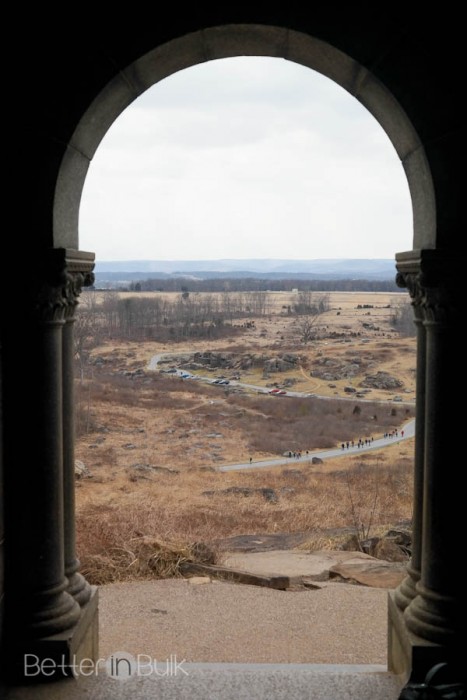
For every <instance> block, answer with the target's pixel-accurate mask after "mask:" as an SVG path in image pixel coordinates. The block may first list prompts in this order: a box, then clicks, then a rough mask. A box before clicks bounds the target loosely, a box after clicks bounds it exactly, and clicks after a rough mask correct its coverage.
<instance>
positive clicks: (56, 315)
mask: <svg viewBox="0 0 467 700" xmlns="http://www.w3.org/2000/svg"><path fill="white" fill-rule="evenodd" d="M93 268H94V254H93V253H84V252H82V251H77V250H68V249H66V248H53V249H51V250H49V251H47V253H46V254H45V255H43V256H42V259H41V260H40V261H39V264H38V265H37V267H36V268H35V269H36V270H37V272H36V273H35V274H33V275H32V284H31V287H30V290H31V292H32V294H33V297H34V316H35V320H36V322H39V323H63V322H64V321H66V320H71V319H72V318H73V316H74V312H75V309H76V306H77V304H78V298H79V295H80V293H81V290H82V288H83V287H88V286H90V285H91V284H93V282H94V274H93V272H92V270H93Z"/></svg>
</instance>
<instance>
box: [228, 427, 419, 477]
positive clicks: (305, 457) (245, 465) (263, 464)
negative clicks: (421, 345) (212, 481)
mask: <svg viewBox="0 0 467 700" xmlns="http://www.w3.org/2000/svg"><path fill="white" fill-rule="evenodd" d="M402 432H403V433H404V435H402ZM414 435H415V420H411V421H409V422H408V423H405V425H403V426H402V428H401V430H399V431H398V437H392V438H384V437H381V438H377V439H376V440H373V442H371V443H370V444H369V445H363V446H362V447H358V446H357V444H355V447H349V448H348V449H347V448H345V449H342V448H341V447H339V448H333V449H331V450H318V451H316V452H309V453H308V454H306V453H302V456H301V457H300V459H296V458H295V457H278V458H276V459H264V460H260V461H255V460H253V461H252V462H249V461H248V462H240V463H239V464H226V465H223V466H222V467H217V471H220V472H233V471H241V470H243V469H265V468H270V467H279V466H281V465H290V464H302V463H303V462H311V461H312V459H313V457H319V458H320V459H322V460H325V459H330V458H331V457H344V456H345V455H349V454H351V455H354V454H361V453H362V452H371V451H373V450H380V449H381V448H382V447H387V446H389V445H394V444H396V443H398V442H402V441H403V440H408V439H409V438H412V437H413V436H414Z"/></svg>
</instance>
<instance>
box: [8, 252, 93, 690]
mask: <svg viewBox="0 0 467 700" xmlns="http://www.w3.org/2000/svg"><path fill="white" fill-rule="evenodd" d="M70 253H71V254H70ZM73 255H75V253H74V252H73V251H72V252H70V251H67V250H64V249H52V250H50V251H49V253H48V254H47V255H46V256H43V257H41V258H40V257H37V258H34V256H32V255H28V256H25V259H24V265H23V268H22V270H21V271H22V273H23V274H22V277H21V279H20V280H18V283H17V288H16V289H15V293H12V295H11V299H10V304H9V305H8V307H7V310H6V313H5V315H4V317H3V318H2V324H1V326H2V327H1V330H2V345H3V398H4V427H5V436H4V451H3V457H4V469H5V527H6V533H7V537H6V541H5V554H6V567H5V629H4V644H5V650H6V653H5V654H4V657H3V658H2V671H3V673H5V674H6V675H7V676H11V677H14V678H16V677H19V678H21V677H24V676H25V675H27V673H26V672H25V671H26V658H29V659H32V658H35V657H36V658H37V659H39V663H40V660H41V659H45V658H47V659H50V658H52V659H55V660H56V661H57V664H58V663H60V666H57V675H66V674H67V672H68V671H67V669H70V667H71V666H70V664H71V662H72V657H76V656H79V655H80V653H81V650H82V649H83V648H84V647H83V645H84V646H86V647H87V648H86V655H87V656H90V657H92V656H94V655H95V654H96V653H97V648H96V634H95V630H96V624H97V595H96V592H95V590H92V591H91V593H92V595H88V603H87V605H85V606H84V608H82V607H80V604H79V603H78V602H77V600H75V598H74V596H73V595H72V594H70V592H69V591H68V589H69V586H70V584H69V581H68V579H67V577H66V575H65V556H67V559H68V560H69V561H70V560H71V557H70V552H69V551H67V552H66V551H65V522H66V531H67V533H68V534H67V541H68V543H69V542H70V532H74V530H73V523H72V521H73V518H74V514H73V513H71V512H67V513H65V498H64V495H65V487H66V492H67V499H68V502H67V508H68V509H69V505H70V504H69V492H70V483H69V480H66V481H64V474H63V466H64V454H68V447H67V448H66V449H65V450H64V441H63V438H64V420H63V412H64V408H65V409H66V410H67V411H68V410H69V408H70V406H69V399H68V397H67V396H66V397H64V384H63V380H64V366H63V362H62V361H63V342H64V339H63V329H64V327H65V320H66V314H67V312H68V310H69V307H70V303H71V304H72V305H73V303H76V295H75V291H76V286H77V285H76V271H75V270H74V269H73V265H74V263H73ZM70 259H71V263H70V266H71V270H70V269H68V264H69V261H70ZM18 260H19V258H18ZM90 260H91V261H92V256H91V258H90ZM90 260H88V263H87V264H88V265H89V263H90ZM18 264H19V263H18ZM78 286H79V285H78ZM73 300H74V301H73ZM67 367H68V365H67ZM66 372H68V369H66ZM69 429H70V428H69V424H68V422H66V431H65V438H66V439H67V440H68V439H70V438H71V437H72V436H71V435H70V433H69ZM71 444H72V440H71ZM70 523H71V529H70ZM73 573H74V572H72V574H73ZM72 579H73V576H72ZM75 583H76V581H75ZM84 588H85V589H86V584H85V585H84ZM27 655H29V656H28V657H27ZM49 670H50V669H47V671H49ZM35 678H36V680H37V676H36V677H35Z"/></svg>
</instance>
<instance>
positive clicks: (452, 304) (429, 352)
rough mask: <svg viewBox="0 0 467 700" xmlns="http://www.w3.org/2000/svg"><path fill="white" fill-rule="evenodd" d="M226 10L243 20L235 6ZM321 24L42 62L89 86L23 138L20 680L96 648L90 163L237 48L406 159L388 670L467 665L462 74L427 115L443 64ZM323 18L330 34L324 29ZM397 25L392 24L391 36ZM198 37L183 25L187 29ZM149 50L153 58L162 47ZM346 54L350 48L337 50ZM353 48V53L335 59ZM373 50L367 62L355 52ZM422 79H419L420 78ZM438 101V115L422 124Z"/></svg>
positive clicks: (225, 26) (16, 615) (11, 373)
mask: <svg viewBox="0 0 467 700" xmlns="http://www.w3.org/2000/svg"><path fill="white" fill-rule="evenodd" d="M225 13H226V15H228V16H230V14H231V13H233V14H235V13H234V12H233V11H232V10H226V11H225ZM246 14H247V15H248V14H249V13H246ZM262 14H268V13H267V12H264V13H262V12H259V15H258V12H253V11H252V12H251V16H252V17H253V16H256V17H258V16H259V17H261V15H262ZM331 14H332V12H331ZM174 15H175V12H174ZM318 15H320V17H318V20H317V25H316V26H318V27H320V26H321V27H324V29H322V30H320V29H318V30H317V31H316V34H318V35H319V36H320V37H321V36H323V37H326V38H327V41H323V40H322V39H321V38H314V37H312V36H311V35H310V33H309V32H310V26H312V25H313V21H314V18H313V20H311V19H310V18H307V17H303V18H301V19H300V20H296V19H294V21H293V22H292V24H293V26H295V27H296V28H297V27H298V29H294V30H292V29H285V28H283V27H281V26H276V24H277V23H274V24H270V25H267V24H258V23H256V22H257V21H258V20H257V19H255V20H253V21H252V22H253V23H251V24H245V23H243V24H233V23H229V21H228V20H227V21H225V23H222V22H221V23H220V25H219V26H213V27H210V28H204V29H203V28H201V29H200V26H201V27H202V26H203V21H202V20H200V21H199V22H198V24H197V23H196V22H195V23H194V25H195V26H193V22H188V24H187V23H186V22H185V23H184V22H182V20H181V19H180V20H179V19H178V18H175V19H174V18H172V24H170V22H169V28H168V29H165V28H164V27H162V29H161V30H160V38H159V39H158V40H154V41H152V42H151V43H150V44H149V45H148V36H147V35H146V36H145V38H144V40H143V39H141V40H140V39H139V37H138V38H137V39H135V38H134V37H133V43H132V47H131V50H129V51H128V52H126V51H125V50H123V49H122V51H121V53H120V54H119V53H118V47H117V54H118V56H119V57H118V60H116V61H111V60H108V57H106V58H105V60H104V59H103V58H102V56H101V57H96V55H94V54H93V55H90V57H88V56H87V54H86V50H85V49H83V53H82V54H78V55H77V56H76V57H75V56H73V55H72V53H73V50H75V49H76V47H77V46H81V44H84V43H85V42H84V41H83V39H82V37H81V36H79V37H78V38H77V37H75V43H72V46H71V47H70V49H69V51H68V53H67V50H66V49H64V48H63V46H64V44H65V43H66V39H64V40H62V43H60V42H59V41H58V40H57V46H59V48H60V51H61V52H62V53H61V54H60V55H57V57H55V56H53V57H52V58H51V59H50V61H49V63H47V61H44V62H43V63H44V65H45V66H46V67H47V66H49V65H52V66H55V65H56V64H58V63H59V61H60V59H61V56H62V54H63V55H64V56H65V58H66V61H65V69H64V72H66V71H67V70H68V68H69V67H71V68H72V69H74V70H75V73H74V75H75V76H76V75H78V76H80V77H81V82H80V83H79V85H78V87H77V96H76V99H74V97H75V96H74V94H73V97H72V96H71V93H72V92H73V87H74V86H72V89H71V90H70V91H69V92H68V93H67V94H66V96H65V106H64V107H63V112H61V111H60V99H61V95H59V96H55V90H56V87H57V83H59V82H60V81H59V79H55V77H54V76H52V77H51V78H50V79H49V83H46V84H48V85H49V88H48V93H47V97H48V99H49V100H50V103H51V105H53V107H51V108H50V110H48V109H47V110H45V112H44V115H43V116H42V118H41V119H42V121H41V120H39V122H40V123H39V125H38V128H37V130H36V131H34V132H33V134H32V136H31V137H29V139H25V143H24V145H23V152H24V153H26V154H27V156H25V158H26V160H25V162H26V163H29V162H31V164H32V165H31V170H32V177H31V182H27V192H28V196H29V197H30V200H28V204H29V203H30V204H31V207H30V209H31V213H30V214H25V215H24V217H23V218H24V220H25V221H26V222H28V221H29V223H30V224H31V226H33V225H34V224H36V223H37V231H38V234H37V236H35V237H33V236H31V237H30V240H31V241H32V242H33V244H34V247H33V250H34V252H35V253H37V255H35V256H29V257H28V258H26V262H25V274H24V276H23V279H24V283H23V286H22V287H21V290H20V292H19V293H18V297H17V299H16V307H17V308H18V307H19V308H21V310H22V326H21V328H19V327H18V326H16V329H15V333H11V332H10V333H9V332H8V331H10V330H11V326H9V325H8V323H9V321H10V315H9V314H6V316H5V318H6V322H4V324H3V327H2V330H4V329H5V332H4V333H3V335H2V366H3V374H2V381H3V387H2V399H3V414H4V415H3V420H2V425H3V427H4V431H3V453H2V456H3V460H4V464H5V494H6V495H5V499H4V500H5V521H6V530H7V533H8V536H7V538H6V540H5V561H6V566H5V571H6V574H5V599H6V600H7V603H8V604H7V606H6V614H5V617H6V622H5V625H4V640H5V641H4V646H5V650H6V651H5V657H6V658H5V661H6V664H7V665H8V666H10V668H9V669H8V672H9V673H11V669H13V674H15V673H16V674H17V675H21V673H22V672H24V669H22V668H21V666H22V658H23V656H24V653H26V652H29V651H31V649H34V650H35V652H36V653H37V655H38V656H39V657H47V658H50V657H51V656H52V655H56V656H57V657H59V656H62V655H63V653H65V655H68V656H67V658H68V657H69V655H70V654H82V653H84V654H85V655H87V656H96V655H97V646H96V639H95V636H94V635H95V633H96V629H97V604H96V603H97V601H96V596H95V595H94V596H93V595H92V594H90V591H89V589H88V587H87V585H86V582H84V580H83V579H82V578H80V577H79V575H78V574H77V562H76V558H75V556H74V530H73V527H74V513H73V497H72V491H73V480H72V476H71V472H70V469H71V464H72V462H71V460H72V455H73V435H72V430H71V428H70V423H69V420H67V419H68V418H69V415H70V414H71V409H72V388H71V387H72V382H71V381H70V376H69V372H70V353H71V346H70V335H71V332H70V328H71V326H72V323H73V311H74V307H75V305H76V303H77V298H78V295H79V292H80V290H81V287H82V286H83V285H85V284H86V283H89V281H90V279H91V277H90V276H91V274H92V267H93V255H92V254H89V253H88V254H86V253H82V252H80V251H79V250H78V212H79V202H80V197H81V192H82V187H83V184H84V180H85V177H86V172H87V169H88V166H89V162H90V160H91V158H92V157H93V154H94V152H95V151H96V149H97V147H98V144H99V142H100V140H101V139H102V137H103V135H104V134H105V132H106V131H107V129H108V128H109V126H110V125H111V124H112V123H113V121H114V120H115V119H116V118H117V117H118V115H119V114H120V113H121V112H122V111H123V110H124V109H125V107H126V106H127V105H129V104H130V103H131V102H132V101H133V100H134V99H136V98H137V97H138V96H139V95H140V94H141V93H142V92H144V91H145V90H146V89H147V88H148V87H150V86H151V85H153V84H154V83H156V82H157V81H158V80H161V79H163V78H165V77H167V76H169V75H171V74H172V73H174V72H176V71H177V70H180V69H182V68H186V67H189V66H191V65H194V64H196V63H200V62H203V61H206V60H210V59H218V58H223V57H230V56H238V55H260V56H261V55H262V56H272V57H282V58H285V59H288V60H292V61H296V62H298V63H301V64H302V65H304V66H308V67H310V68H313V69H314V70H317V71H318V72H321V73H322V74H324V75H325V76H327V77H329V78H331V79H332V80H334V81H335V82H337V83H339V84H340V85H341V86H342V87H343V88H345V89H346V90H347V91H348V92H350V93H351V94H353V95H354V96H355V97H356V98H357V99H358V100H359V101H360V102H361V103H362V104H363V105H364V106H366V107H367V108H368V109H369V110H370V112H372V114H373V115H374V116H375V117H376V119H377V120H378V121H379V123H380V124H381V126H382V128H383V129H384V130H385V131H386V133H387V134H388V136H389V138H390V139H391V141H392V143H393V145H394V147H395V149H396V151H397V153H398V155H399V157H400V159H401V161H402V163H403V166H404V169H405V172H406V175H407V179H408V183H409V187H410V192H411V197H412V205H413V218H414V250H413V251H410V252H407V253H401V254H398V255H397V256H396V259H397V267H398V270H399V283H400V284H401V285H404V286H407V287H408V288H409V291H410V293H411V296H412V298H413V304H414V307H415V311H416V319H417V324H418V329H419V333H418V358H417V361H418V370H417V437H416V465H415V471H416V487H415V505H416V511H415V513H414V556H413V559H412V565H411V567H410V568H409V576H408V578H407V579H406V581H405V584H403V586H401V588H400V589H399V591H397V593H396V595H395V596H394V597H393V598H391V601H390V633H389V662H390V667H391V668H392V669H393V670H395V671H397V672H401V673H403V674H405V676H406V677H408V676H409V675H410V673H411V672H412V673H413V674H414V675H415V677H417V676H422V675H423V673H424V672H425V671H426V669H427V668H428V667H429V666H430V665H431V664H433V663H434V662H436V661H438V660H446V659H447V660H450V659H454V660H457V659H460V646H461V645H460V640H461V633H462V631H463V630H462V625H463V623H464V618H463V616H462V612H463V610H465V607H463V605H462V601H463V597H462V598H461V595H462V596H463V592H461V580H460V576H458V574H457V572H456V571H455V561H456V559H455V554H456V546H455V540H454V539H453V537H452V532H456V531H458V530H460V528H461V523H462V521H461V518H462V512H463V499H462V496H461V493H460V491H461V490H460V489H459V488H457V487H456V483H455V478H453V471H452V466H451V465H448V467H449V468H446V461H445V448H446V445H447V444H450V440H451V436H452V435H455V436H456V437H459V436H461V435H463V430H464V426H463V419H462V416H461V412H458V413H452V412H451V413H448V412H447V411H446V410H445V406H446V405H448V403H449V401H451V400H452V396H453V391H452V387H451V381H450V380H451V374H450V372H451V368H452V367H454V366H456V367H461V366H462V363H463V350H462V344H461V343H460V342H459V338H458V331H457V321H458V318H459V317H460V308H459V306H460V302H459V300H460V297H461V294H460V280H461V278H462V272H463V264H464V259H463V258H462V256H461V255H459V254H458V251H456V250H455V246H456V244H457V242H458V240H459V238H460V234H459V230H460V224H459V221H458V216H457V215H456V198H455V194H453V193H452V191H453V187H454V185H453V182H452V181H454V180H456V178H457V177H458V176H459V174H460V169H459V165H458V155H457V154H458V150H460V149H458V145H457V140H456V138H457V137H456V130H455V119H454V116H455V110H454V104H455V103H454V101H453V100H452V98H451V102H449V100H448V97H449V90H450V86H451V85H452V84H453V82H454V79H452V80H451V82H449V83H448V88H447V89H446V90H444V92H443V91H442V90H441V88H440V85H441V82H440V80H439V74H440V73H441V72H442V67H443V66H446V65H447V61H445V62H444V63H443V62H442V59H439V60H440V61H441V64H440V65H441V68H440V70H439V71H438V74H437V79H438V82H437V83H436V88H437V89H438V90H441V95H445V98H446V100H448V101H447V108H446V109H444V108H443V105H440V106H439V108H438V107H437V105H436V104H435V106H434V107H433V105H434V102H433V101H431V102H430V101H429V100H426V99H425V94H426V91H425V92H424V88H425V87H426V85H428V84H429V83H430V70H432V69H433V66H434V65H435V64H436V61H432V62H431V63H430V65H429V67H428V68H426V69H425V68H424V65H423V55H422V57H421V58H418V57H417V60H416V64H417V69H418V71H419V73H418V74H414V75H411V76H406V75H405V73H404V68H405V61H406V58H407V55H410V54H408V53H407V52H408V49H407V45H406V44H404V42H403V41H402V42H401V45H399V44H398V42H397V41H395V40H394V41H392V40H391V41H389V42H388V44H387V45H386V53H385V55H384V58H383V53H384V51H383V52H380V51H379V50H375V44H374V42H373V41H372V40H371V39H372V36H373V35H372V33H371V32H372V30H373V29H374V28H375V27H376V25H377V23H379V22H380V18H379V17H377V18H376V19H375V17H374V16H373V15H372V16H371V17H370V18H369V21H368V28H366V29H365V31H364V32H363V33H362V32H360V33H359V31H358V30H357V36H356V37H353V36H352V37H351V38H349V36H348V33H347V28H346V27H343V25H342V23H340V24H339V23H337V22H336V21H335V19H334V18H333V17H332V16H326V15H327V11H326V10H325V9H324V6H323V8H320V9H319V11H318ZM323 16H326V17H325V21H324V24H320V22H322V21H323ZM125 19H126V18H125ZM353 19H354V20H355V21H357V18H353ZM396 19H397V17H396ZM399 21H400V24H401V25H403V27H402V28H400V29H398V30H397V31H396V32H395V35H397V39H398V40H399V39H400V37H401V36H403V35H405V33H406V27H405V24H404V23H403V22H402V20H401V19H400V18H399ZM326 22H327V24H326ZM279 24H281V23H280V22H279ZM383 24H384V22H383ZM395 24H396V25H397V22H396V23H395ZM395 24H394V23H392V24H391V22H390V21H388V26H390V28H391V31H393V32H394V26H395ZM334 25H335V26H336V29H334V28H333V27H334ZM186 26H188V27H189V29H188V30H185V29H181V28H182V27H183V28H185V27H186ZM204 26H206V24H205V25H204ZM378 26H379V24H378ZM411 27H412V30H413V33H414V35H415V37H416V39H417V40H418V44H417V49H418V48H419V47H420V45H421V44H422V43H423V41H424V40H425V36H424V33H423V31H422V29H419V28H418V25H413V24H412V25H411ZM413 27H415V29H414V28H413ZM302 28H303V31H299V29H302ZM78 29H79V28H78ZM125 30H126V28H125ZM436 31H437V29H436V28H435V27H434V26H433V28H432V30H431V34H430V36H432V37H436V35H437V34H436ZM187 32H191V33H187ZM365 32H366V33H365ZM78 34H79V31H78V32H77V36H78ZM181 34H183V35H181ZM156 35H157V31H156ZM395 35H394V34H393V35H392V37H391V38H392V39H393V38H394V36H395ZM333 36H335V37H336V41H333ZM37 42H39V40H37ZM122 43H124V39H123V40H122ZM154 44H156V45H157V48H151V46H154ZM337 44H338V45H339V47H340V48H335V47H334V46H335V45H337ZM38 45H39V44H38ZM370 45H371V46H370ZM139 47H141V49H140V48H139ZM344 47H346V52H343V51H342V50H341V49H342V48H344ZM347 47H348V48H347ZM114 48H115V47H114ZM367 49H368V50H367ZM362 55H365V56H366V58H367V60H365V61H362V60H360V61H359V60H356V59H355V58H352V56H362ZM414 55H416V52H415V53H414ZM38 56H39V57H40V53H38ZM85 58H89V60H88V61H86V60H85ZM39 62H40V60H39ZM381 62H383V63H384V65H383V67H381V65H380V64H381ZM363 63H365V65H363ZM365 66H366V67H365ZM368 66H372V69H371V70H370V69H369V68H368ZM94 68H96V76H95V75H94V73H93V71H94ZM45 73H46V72H45V71H44V75H45ZM59 73H60V71H59ZM418 75H421V76H422V80H421V82H420V84H419V83H418V82H417V77H418ZM455 75H456V73H455V71H454V77H455ZM378 76H379V77H378ZM443 77H444V76H443ZM59 78H60V75H59ZM87 80H89V82H90V84H91V85H90V86H88V85H87V83H86V81H87ZM430 106H431V107H432V108H433V111H434V114H433V116H432V117H431V115H430V114H428V113H427V107H430ZM47 107H48V105H47ZM54 110H55V111H54ZM409 113H410V118H409V116H407V115H408V114H409ZM430 119H431V121H430ZM49 120H50V124H49ZM452 123H454V127H452ZM41 128H42V131H41ZM28 147H29V148H30V149H31V153H32V154H34V155H35V156H36V157H35V158H34V157H33V156H32V155H31V153H29V152H28ZM19 161H20V164H21V165H22V164H23V161H22V160H21V159H19ZM34 178H36V179H35V180H34ZM451 180H452V181H451ZM456 181H457V180H456ZM21 194H22V196H23V199H24V195H23V193H21ZM26 199H27V198H26ZM28 216H29V219H28ZM36 220H37V221H36ZM32 258H34V259H32ZM21 342H22V343H23V344H24V348H23V346H22V345H21V344H20V343H21ZM29 346H33V347H34V348H35V352H36V354H37V357H38V358H39V361H38V362H37V365H36V366H35V367H34V371H32V370H30V369H29V370H28V372H27V376H26V386H27V389H28V392H29V393H28V401H27V403H25V404H24V405H22V406H21V405H20V406H18V401H17V393H18V391H17V383H16V381H15V378H16V377H17V376H18V375H19V373H20V372H21V371H22V370H23V368H24V366H25V365H26V364H27V363H28V359H29V356H28V347H29ZM25 424H26V425H28V426H32V425H34V437H35V441H34V444H33V445H32V444H28V443H27V442H26V441H25V440H24V436H23V432H24V425H25ZM19 444H20V445H21V448H22V449H21V452H22V457H23V459H25V460H30V461H32V460H33V459H35V463H34V467H33V468H30V470H29V479H30V481H29V483H28V484H27V488H26V489H24V479H23V476H22V473H21V470H19V469H17V465H18V456H17V454H18V445H19ZM25 503H26V505H25ZM31 569H32V570H33V575H32V576H31Z"/></svg>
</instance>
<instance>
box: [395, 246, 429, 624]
mask: <svg viewBox="0 0 467 700" xmlns="http://www.w3.org/2000/svg"><path fill="white" fill-rule="evenodd" d="M400 257H402V256H400ZM397 269H398V275H397V277H396V283H397V285H398V286H399V287H407V289H408V291H409V293H410V296H411V299H412V307H413V309H414V321H415V325H416V327H417V368H416V389H417V393H416V408H415V414H416V424H415V457H414V489H413V516H412V557H411V560H410V563H409V565H408V567H407V577H406V578H405V579H404V580H403V581H402V583H401V584H400V586H399V587H398V588H397V589H396V591H395V601H396V603H397V605H398V606H399V608H400V609H401V610H405V608H406V607H407V606H408V605H409V603H410V602H411V601H412V600H413V599H414V598H415V596H416V590H415V587H416V584H417V583H418V582H419V580H420V575H421V568H422V527H423V524H422V520H423V474H424V468H425V377H426V332H425V326H424V325H423V314H422V306H421V305H422V298H423V297H422V293H421V287H420V285H419V284H418V277H419V265H418V260H417V259H416V260H415V261H414V260H413V258H409V259H408V260H404V259H398V261H397Z"/></svg>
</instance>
